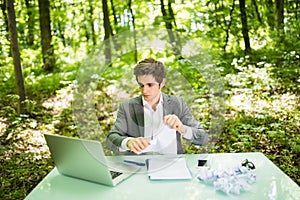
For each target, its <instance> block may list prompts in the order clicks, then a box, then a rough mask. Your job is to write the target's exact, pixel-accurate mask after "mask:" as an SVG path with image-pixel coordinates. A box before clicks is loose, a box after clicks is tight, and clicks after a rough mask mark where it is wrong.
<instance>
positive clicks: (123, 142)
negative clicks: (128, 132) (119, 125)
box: [121, 137, 132, 150]
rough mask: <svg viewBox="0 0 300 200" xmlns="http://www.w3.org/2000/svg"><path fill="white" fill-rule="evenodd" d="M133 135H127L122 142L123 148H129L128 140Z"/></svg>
mask: <svg viewBox="0 0 300 200" xmlns="http://www.w3.org/2000/svg"><path fill="white" fill-rule="evenodd" d="M131 138H132V137H127V138H125V139H124V140H123V141H122V143H121V148H122V149H124V150H129V148H128V146H127V143H128V141H129V140H130V139H131Z"/></svg>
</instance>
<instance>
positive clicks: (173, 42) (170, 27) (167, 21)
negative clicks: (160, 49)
mask: <svg viewBox="0 0 300 200" xmlns="http://www.w3.org/2000/svg"><path fill="white" fill-rule="evenodd" d="M170 7H171V5H169V9H170ZM160 8H161V13H162V15H163V19H164V22H165V24H166V28H167V32H168V35H169V39H170V44H171V45H172V48H173V52H174V54H175V55H176V56H179V57H180V56H181V52H180V50H179V49H178V47H177V46H178V43H177V41H176V40H175V36H174V33H173V25H172V18H171V17H170V16H169V14H168V13H167V11H166V9H165V5H164V0H160Z"/></svg>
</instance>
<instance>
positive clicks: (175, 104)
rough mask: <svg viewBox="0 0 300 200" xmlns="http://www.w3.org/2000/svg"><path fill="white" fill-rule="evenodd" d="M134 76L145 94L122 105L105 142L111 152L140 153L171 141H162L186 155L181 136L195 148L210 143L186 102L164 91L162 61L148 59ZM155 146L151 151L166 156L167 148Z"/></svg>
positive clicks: (140, 63)
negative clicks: (170, 131) (171, 131)
mask: <svg viewBox="0 0 300 200" xmlns="http://www.w3.org/2000/svg"><path fill="white" fill-rule="evenodd" d="M134 75H135V77H136V80H137V83H138V85H139V87H140V90H141V93H142V94H141V96H138V97H135V98H132V99H129V100H126V101H124V102H122V103H121V104H120V107H119V110H118V115H117V119H116V121H115V124H114V125H113V127H112V129H111V131H110V133H109V135H108V136H107V140H106V143H107V146H108V148H109V149H110V150H112V151H114V152H133V153H135V154H140V153H141V152H143V151H145V150H146V149H147V148H148V147H149V148H150V146H151V145H152V144H153V141H154V140H157V141H156V143H157V144H165V143H166V142H168V141H159V140H170V141H171V142H170V143H168V148H169V149H172V150H171V151H173V153H178V154H180V153H184V150H183V148H182V144H181V137H183V138H185V139H186V140H188V141H190V142H191V143H193V144H196V145H205V144H206V143H207V141H208V136H207V133H206V132H205V131H204V129H203V128H202V126H201V125H200V123H199V122H198V121H196V120H195V119H194V117H193V116H192V115H191V113H190V111H189V108H188V107H187V105H186V103H185V102H184V100H183V99H182V98H179V97H175V96H171V95H168V94H164V93H162V92H161V89H162V88H163V87H164V85H165V83H166V71H165V67H164V65H163V64H162V63H161V62H159V61H156V60H154V59H152V58H146V59H144V60H142V61H140V62H139V63H138V64H137V65H136V66H135V68H134ZM161 127H169V129H172V130H173V132H174V135H172V134H171V135H167V134H168V133H167V131H168V130H166V129H163V130H166V131H161V130H162V129H161ZM158 132H159V133H158ZM162 136H164V137H162ZM173 136H174V138H176V139H175V140H174V142H172V139H171V138H173ZM152 147H153V148H152V149H151V151H154V152H157V153H164V149H163V148H164V147H159V148H158V146H157V145H156V146H155V145H152ZM170 147H171V148H170Z"/></svg>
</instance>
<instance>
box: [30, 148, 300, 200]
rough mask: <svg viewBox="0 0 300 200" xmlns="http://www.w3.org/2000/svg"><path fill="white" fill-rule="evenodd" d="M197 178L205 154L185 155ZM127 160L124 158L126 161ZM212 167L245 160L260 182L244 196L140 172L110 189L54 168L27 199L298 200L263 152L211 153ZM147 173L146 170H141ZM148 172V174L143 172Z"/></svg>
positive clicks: (293, 187)
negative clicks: (198, 163)
mask: <svg viewBox="0 0 300 200" xmlns="http://www.w3.org/2000/svg"><path fill="white" fill-rule="evenodd" d="M183 156H185V157H186V160H187V164H188V166H189V168H190V170H191V172H192V174H193V175H194V176H195V173H196V167H197V160H198V159H202V158H205V155H203V154H193V155H183ZM123 158H124V157H122V159H123ZM206 158H207V159H208V160H209V162H210V164H211V165H212V167H215V168H228V167H235V166H237V165H240V163H241V162H242V161H243V160H244V159H246V158H247V159H248V160H250V161H252V162H253V163H254V164H255V167H256V169H255V171H254V172H255V174H256V175H257V181H256V183H254V184H253V185H252V188H251V190H250V191H246V192H242V193H241V194H238V195H236V194H229V195H227V194H225V193H222V192H216V191H215V190H214V188H213V186H211V185H206V184H204V183H202V182H199V181H198V179H197V178H193V179H192V180H183V181H150V180H149V178H148V176H147V175H146V174H145V173H141V172H139V173H137V174H134V175H133V176H131V177H130V178H128V179H126V180H125V181H123V182H121V183H120V184H119V185H117V186H116V187H108V186H104V185H100V184H95V183H91V182H87V181H82V180H78V179H75V178H70V177H66V176H63V175H60V174H59V173H58V171H57V169H56V168H54V169H53V170H52V171H51V172H50V173H49V174H48V175H47V176H46V177H45V178H44V179H43V180H42V181H41V182H40V183H39V184H38V185H37V186H36V187H35V188H34V190H33V191H32V192H31V193H30V194H29V195H28V196H27V197H26V199H28V200H29V199H30V200H31V199H43V200H45V199H51V200H55V199H63V200H67V199H72V200H75V199H87V200H91V199H104V200H106V199H109V200H113V199H123V200H127V199H128V200H147V199H149V200H153V199H157V200H168V199H170V200H176V199H180V200H188V199H195V200H196V199H197V200H198V199H212V200H215V199H230V200H231V199H243V200H245V199H253V200H264V199H268V200H269V199H271V198H270V197H274V198H273V199H276V200H289V199H294V200H299V199H300V187H299V186H298V185H297V184H296V183H295V182H293V181H292V180H291V179H290V178H289V177H288V176H287V175H286V174H284V173H283V172H282V171H281V170H280V169H279V168H278V167H276V166H275V165H274V164H273V163H272V162H271V161H270V160H269V159H268V158H267V157H265V156H264V155H263V154H262V153H234V154H209V155H208V157H206ZM142 170H146V169H142ZM144 172H145V171H144Z"/></svg>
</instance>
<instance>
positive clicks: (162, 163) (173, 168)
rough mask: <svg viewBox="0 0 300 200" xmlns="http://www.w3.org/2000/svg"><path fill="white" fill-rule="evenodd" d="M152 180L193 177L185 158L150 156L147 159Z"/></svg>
mask: <svg viewBox="0 0 300 200" xmlns="http://www.w3.org/2000/svg"><path fill="white" fill-rule="evenodd" d="M147 167H148V176H149V178H150V179H151V180H168V179H169V180H172V179H177V180H178V179H192V175H191V173H190V170H189V169H188V167H187V165H186V161H185V158H183V157H176V158H163V157H161V158H150V159H148V160H147Z"/></svg>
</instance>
